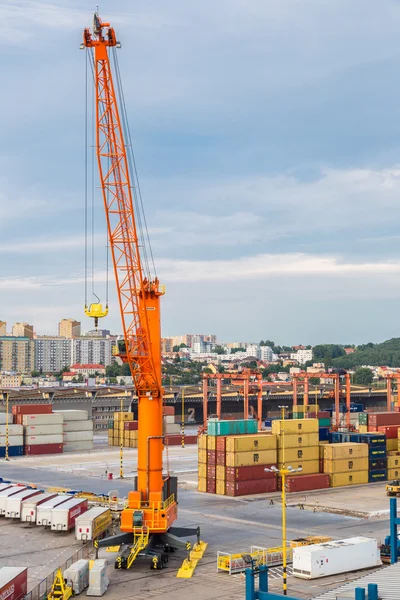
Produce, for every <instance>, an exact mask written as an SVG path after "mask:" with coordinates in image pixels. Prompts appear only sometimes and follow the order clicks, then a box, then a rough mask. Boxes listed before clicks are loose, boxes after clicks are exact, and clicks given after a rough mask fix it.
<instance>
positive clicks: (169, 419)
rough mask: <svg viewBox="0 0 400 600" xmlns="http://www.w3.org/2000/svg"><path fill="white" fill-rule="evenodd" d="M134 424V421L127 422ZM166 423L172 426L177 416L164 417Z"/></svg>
mask: <svg viewBox="0 0 400 600" xmlns="http://www.w3.org/2000/svg"><path fill="white" fill-rule="evenodd" d="M127 422H128V423H133V421H127ZM164 423H168V424H172V423H175V415H164Z"/></svg>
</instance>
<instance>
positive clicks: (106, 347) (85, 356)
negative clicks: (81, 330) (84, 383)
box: [71, 336, 116, 367]
mask: <svg viewBox="0 0 400 600" xmlns="http://www.w3.org/2000/svg"><path fill="white" fill-rule="evenodd" d="M71 343H72V359H71V364H75V363H79V364H81V365H89V364H96V365H99V364H102V365H104V366H105V367H106V366H107V365H111V364H112V362H113V358H112V346H114V345H115V344H116V342H115V339H114V338H111V337H107V338H90V337H86V336H85V337H79V338H75V339H73V340H71Z"/></svg>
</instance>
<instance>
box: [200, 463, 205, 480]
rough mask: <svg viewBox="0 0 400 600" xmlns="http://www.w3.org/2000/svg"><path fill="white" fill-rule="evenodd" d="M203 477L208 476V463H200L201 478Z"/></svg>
mask: <svg viewBox="0 0 400 600" xmlns="http://www.w3.org/2000/svg"><path fill="white" fill-rule="evenodd" d="M201 477H207V465H206V463H199V479H200V478H201Z"/></svg>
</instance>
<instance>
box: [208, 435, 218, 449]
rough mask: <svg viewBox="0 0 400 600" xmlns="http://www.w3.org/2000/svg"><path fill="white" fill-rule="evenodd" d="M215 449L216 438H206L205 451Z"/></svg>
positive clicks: (211, 436)
mask: <svg viewBox="0 0 400 600" xmlns="http://www.w3.org/2000/svg"><path fill="white" fill-rule="evenodd" d="M216 447H217V438H216V437H215V436H214V435H208V436H207V450H215V449H216Z"/></svg>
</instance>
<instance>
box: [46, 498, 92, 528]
mask: <svg viewBox="0 0 400 600" xmlns="http://www.w3.org/2000/svg"><path fill="white" fill-rule="evenodd" d="M87 509H88V501H87V500H86V499H84V498H70V500H68V501H67V502H65V503H63V504H60V505H59V506H55V507H54V508H53V510H52V511H51V530H52V531H71V530H72V529H73V528H74V526H75V520H76V519H77V518H78V517H79V515H81V514H82V513H84V512H86V511H87Z"/></svg>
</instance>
